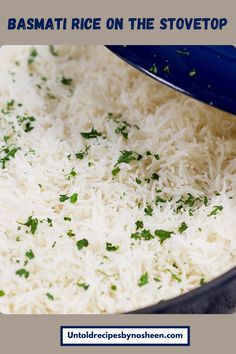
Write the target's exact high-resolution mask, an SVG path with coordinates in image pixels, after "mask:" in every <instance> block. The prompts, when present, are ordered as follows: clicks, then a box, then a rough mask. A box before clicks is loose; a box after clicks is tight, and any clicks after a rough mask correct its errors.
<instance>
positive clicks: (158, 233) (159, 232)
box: [154, 230, 174, 244]
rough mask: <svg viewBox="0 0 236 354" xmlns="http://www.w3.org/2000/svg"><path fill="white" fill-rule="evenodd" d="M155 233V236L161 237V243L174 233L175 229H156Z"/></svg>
mask: <svg viewBox="0 0 236 354" xmlns="http://www.w3.org/2000/svg"><path fill="white" fill-rule="evenodd" d="M154 233H155V236H157V237H159V239H160V242H161V244H162V243H163V242H164V241H165V240H167V239H168V238H170V237H171V236H172V235H173V234H174V232H173V231H166V230H155V232H154Z"/></svg>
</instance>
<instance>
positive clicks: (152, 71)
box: [149, 64, 158, 74]
mask: <svg viewBox="0 0 236 354" xmlns="http://www.w3.org/2000/svg"><path fill="white" fill-rule="evenodd" d="M149 71H150V73H153V74H157V71H158V70H157V67H156V64H153V65H152V66H151V68H150V69H149Z"/></svg>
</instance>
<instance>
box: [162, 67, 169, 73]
mask: <svg viewBox="0 0 236 354" xmlns="http://www.w3.org/2000/svg"><path fill="white" fill-rule="evenodd" d="M163 71H164V72H165V73H166V74H169V73H170V67H169V65H166V66H164V68H163Z"/></svg>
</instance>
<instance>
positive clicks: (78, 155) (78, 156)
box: [75, 145, 90, 160]
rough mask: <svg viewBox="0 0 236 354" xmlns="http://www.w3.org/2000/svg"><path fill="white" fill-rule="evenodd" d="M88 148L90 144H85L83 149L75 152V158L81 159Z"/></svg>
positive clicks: (86, 153)
mask: <svg viewBox="0 0 236 354" xmlns="http://www.w3.org/2000/svg"><path fill="white" fill-rule="evenodd" d="M89 149H90V145H85V149H84V150H80V151H79V152H77V153H76V154H75V156H76V158H77V159H79V160H83V158H84V157H85V156H86V155H88V150H89Z"/></svg>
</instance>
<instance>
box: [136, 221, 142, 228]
mask: <svg viewBox="0 0 236 354" xmlns="http://www.w3.org/2000/svg"><path fill="white" fill-rule="evenodd" d="M135 225H136V230H139V229H143V222H142V221H141V220H137V221H136V223H135Z"/></svg>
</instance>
